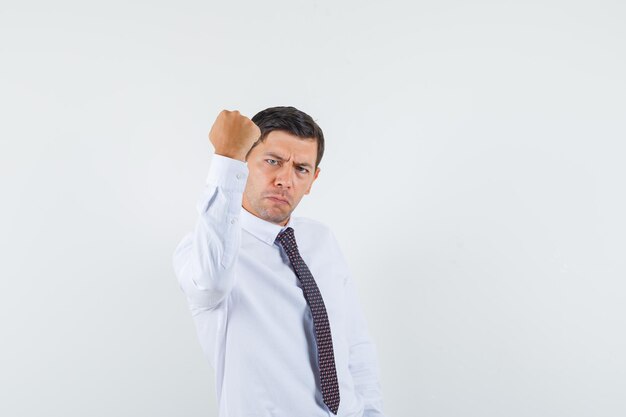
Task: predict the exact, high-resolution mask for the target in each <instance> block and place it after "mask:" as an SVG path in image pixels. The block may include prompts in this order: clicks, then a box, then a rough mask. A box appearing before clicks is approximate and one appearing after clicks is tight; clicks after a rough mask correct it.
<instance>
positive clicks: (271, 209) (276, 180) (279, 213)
mask: <svg viewBox="0 0 626 417" xmlns="http://www.w3.org/2000/svg"><path fill="white" fill-rule="evenodd" d="M316 158H317V141H316V140H314V139H301V138H299V137H297V136H295V135H292V134H290V133H287V132H285V131H282V130H273V131H271V132H270V133H269V134H268V135H267V136H266V137H265V140H264V141H263V142H260V143H259V144H258V145H256V146H255V147H254V148H253V149H252V151H250V154H249V155H248V159H247V160H246V162H247V163H248V170H249V175H248V181H247V183H246V189H245V191H244V194H243V208H245V209H246V210H248V211H249V212H250V213H252V214H254V215H255V216H257V217H259V218H261V219H263V220H266V221H268V222H272V223H276V224H280V225H281V226H284V225H286V224H287V222H288V221H289V216H290V215H291V212H292V211H294V210H295V208H296V206H297V205H298V203H300V200H301V199H302V197H303V196H304V195H305V194H308V193H309V192H310V191H311V185H312V184H313V181H315V179H316V178H317V176H318V175H319V172H320V169H319V168H317V169H315V160H316Z"/></svg>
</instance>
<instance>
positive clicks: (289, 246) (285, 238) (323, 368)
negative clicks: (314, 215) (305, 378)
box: [276, 227, 339, 414]
mask: <svg viewBox="0 0 626 417" xmlns="http://www.w3.org/2000/svg"><path fill="white" fill-rule="evenodd" d="M276 240H277V241H279V242H280V244H281V245H282V246H283V248H284V249H285V252H286V253H287V256H288V257H289V261H291V265H292V266H293V269H294V270H295V272H296V276H297V277H298V279H299V280H300V283H301V284H302V291H303V292H304V298H306V301H307V303H308V304H309V308H310V309H311V313H313V325H314V327H315V340H316V343H317V358H318V363H319V371H320V381H321V385H322V397H323V398H324V403H325V404H326V405H327V406H328V408H329V409H330V411H332V412H333V414H337V409H338V408H339V383H338V382H337V370H336V369H335V355H334V353H333V340H332V338H331V333H330V323H329V322H328V315H327V314H326V306H325V305H324V300H323V299H322V294H321V293H320V290H319V288H318V287H317V284H316V283H315V279H313V275H312V274H311V271H309V268H308V267H307V266H306V264H305V263H304V260H302V257H301V256H300V252H298V245H297V244H296V237H295V236H294V233H293V229H292V228H291V227H288V228H286V229H285V230H284V231H282V232H281V233H279V234H278V237H277V238H276Z"/></svg>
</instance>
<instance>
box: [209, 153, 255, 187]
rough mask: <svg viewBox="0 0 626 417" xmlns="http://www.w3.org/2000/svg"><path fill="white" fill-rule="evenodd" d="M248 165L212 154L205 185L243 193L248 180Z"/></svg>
mask: <svg viewBox="0 0 626 417" xmlns="http://www.w3.org/2000/svg"><path fill="white" fill-rule="evenodd" d="M248 173H249V171H248V165H247V164H246V163H245V162H243V161H240V160H238V159H233V158H229V157H227V156H223V155H218V154H213V157H212V158H211V165H210V166H209V174H208V175H207V178H206V184H211V185H216V186H218V187H221V188H224V189H226V190H232V191H238V192H241V193H243V191H244V189H245V188H246V181H247V180H248Z"/></svg>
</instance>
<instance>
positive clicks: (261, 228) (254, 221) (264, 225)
mask: <svg viewBox="0 0 626 417" xmlns="http://www.w3.org/2000/svg"><path fill="white" fill-rule="evenodd" d="M240 218H241V227H243V228H244V229H246V230H247V231H248V232H250V233H252V234H253V235H254V236H256V237H257V238H258V239H260V240H262V241H263V242H265V243H267V244H268V245H270V246H274V242H275V240H276V237H277V236H278V234H279V233H280V232H282V231H283V230H285V229H286V228H288V227H291V228H294V227H293V216H289V221H288V222H287V224H286V225H285V226H281V225H279V224H275V223H272V222H268V221H267V220H263V219H261V218H260V217H257V216H255V215H254V214H252V213H250V212H249V211H248V210H246V209H245V208H243V206H241V215H240Z"/></svg>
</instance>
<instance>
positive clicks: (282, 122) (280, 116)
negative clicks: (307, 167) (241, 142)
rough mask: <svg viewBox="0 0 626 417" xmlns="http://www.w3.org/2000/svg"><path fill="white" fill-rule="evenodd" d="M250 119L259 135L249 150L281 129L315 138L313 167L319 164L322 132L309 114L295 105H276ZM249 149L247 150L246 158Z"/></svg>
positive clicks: (322, 138) (322, 144)
mask: <svg viewBox="0 0 626 417" xmlns="http://www.w3.org/2000/svg"><path fill="white" fill-rule="evenodd" d="M252 121H253V122H254V124H256V125H257V126H258V127H259V129H261V136H260V137H259V139H258V140H257V141H256V142H254V145H252V148H250V151H251V150H252V149H254V147H255V146H256V145H258V144H259V143H260V142H263V141H264V140H265V138H266V137H267V135H268V134H269V133H270V132H271V131H273V130H283V131H285V132H287V133H291V134H292V135H295V136H298V137H300V138H302V139H315V140H316V141H317V159H316V160H315V168H317V167H318V166H319V164H320V162H321V161H322V156H324V133H323V132H322V128H320V127H319V126H318V125H317V123H315V121H314V120H313V119H312V118H311V116H309V115H308V114H306V113H305V112H303V111H300V110H298V109H296V108H295V107H290V106H278V107H270V108H267V109H265V110H261V111H260V112H258V113H257V114H255V115H254V117H252ZM250 151H248V154H247V155H246V159H247V158H248V155H249V154H250Z"/></svg>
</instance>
